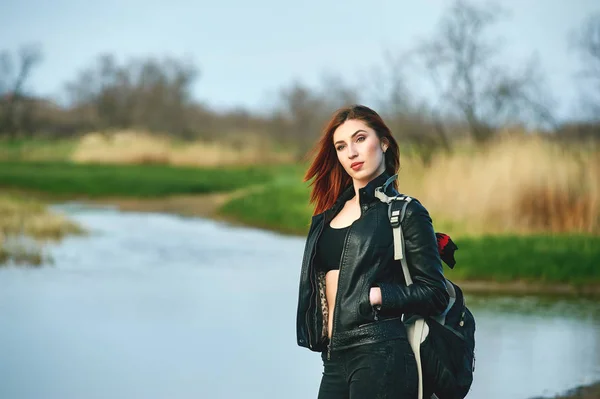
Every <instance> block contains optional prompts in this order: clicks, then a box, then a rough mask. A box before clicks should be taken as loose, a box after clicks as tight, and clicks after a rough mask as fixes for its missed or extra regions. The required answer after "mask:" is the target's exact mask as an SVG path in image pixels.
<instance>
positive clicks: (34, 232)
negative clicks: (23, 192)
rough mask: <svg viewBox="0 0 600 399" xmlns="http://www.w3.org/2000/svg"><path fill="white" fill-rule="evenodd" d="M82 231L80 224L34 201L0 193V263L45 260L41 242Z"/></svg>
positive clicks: (29, 262) (39, 262)
mask: <svg viewBox="0 0 600 399" xmlns="http://www.w3.org/2000/svg"><path fill="white" fill-rule="evenodd" d="M83 232H84V230H83V229H82V228H81V227H80V226H79V225H77V224H75V223H73V222H71V221H69V220H68V219H66V218H65V217H64V216H62V215H58V214H55V213H52V212H49V211H48V209H47V208H46V207H45V206H44V205H43V204H41V203H39V202H37V201H34V200H31V199H25V198H17V197H13V196H6V195H0V266H2V265H3V264H7V263H11V262H12V263H15V264H28V265H40V264H41V263H44V262H48V261H49V258H48V257H47V256H46V255H45V254H44V252H43V250H42V244H43V242H44V241H48V240H58V239H60V238H62V237H64V236H66V235H68V234H82V233H83Z"/></svg>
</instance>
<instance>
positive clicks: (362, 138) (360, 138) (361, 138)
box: [356, 136, 365, 141]
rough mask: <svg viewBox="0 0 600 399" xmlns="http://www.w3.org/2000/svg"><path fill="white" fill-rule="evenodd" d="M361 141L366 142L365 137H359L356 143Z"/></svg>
mask: <svg viewBox="0 0 600 399" xmlns="http://www.w3.org/2000/svg"><path fill="white" fill-rule="evenodd" d="M359 140H360V141H364V140H365V136H359V137H358V138H357V139H356V141H359Z"/></svg>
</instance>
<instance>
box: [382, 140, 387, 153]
mask: <svg viewBox="0 0 600 399" xmlns="http://www.w3.org/2000/svg"><path fill="white" fill-rule="evenodd" d="M388 147H389V142H388V140H387V139H386V138H382V139H381V149H382V150H383V152H386V151H387V149H388Z"/></svg>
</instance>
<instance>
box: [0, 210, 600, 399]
mask: <svg viewBox="0 0 600 399" xmlns="http://www.w3.org/2000/svg"><path fill="white" fill-rule="evenodd" d="M57 209H59V210H60V211H63V212H66V213H68V214H69V215H70V217H72V218H73V219H76V220H77V221H79V222H80V223H82V224H83V225H85V226H86V227H87V228H88V229H90V231H91V234H90V235H89V236H87V237H71V238H68V239H66V240H64V241H63V242H61V243H60V244H57V245H55V246H52V247H50V248H49V251H50V253H51V255H52V256H53V258H54V259H55V263H54V265H52V266H47V267H43V268H40V269H19V268H4V269H0V325H1V326H2V328H0V398H23V399H25V398H48V399H50V398H61V399H67V398H77V399H79V398H89V399H91V398H133V397H136V398H138V397H139V398H148V399H151V398H238V397H244V398H281V397H286V398H289V399H294V398H298V399H300V398H314V397H316V393H317V390H318V385H319V381H320V378H321V372H322V364H321V358H320V356H319V355H318V354H316V353H313V352H310V351H309V350H307V349H304V348H300V347H298V346H297V345H296V336H295V315H296V313H295V312H296V303H297V290H298V277H299V271H300V262H301V259H302V251H303V246H304V241H303V239H302V238H298V237H289V236H283V235H280V234H276V233H271V232H266V231H262V230H257V229H249V228H239V227H232V226H228V225H226V224H222V223H218V222H214V221H210V220H205V219H200V218H182V217H177V216H171V215H163V214H150V213H147V214H144V213H122V212H118V211H116V210H113V209H99V208H84V207H79V206H60V207H58V208H57ZM468 300H469V304H470V307H471V309H472V310H473V312H474V313H475V316H476V319H477V335H476V339H477V363H476V366H477V369H476V380H475V383H474V384H473V389H472V391H471V393H470V394H469V396H468V398H490V399H495V398H497V399H506V398H522V399H526V398H530V397H533V396H539V395H551V394H554V393H558V392H561V391H564V390H566V389H569V388H571V387H574V386H577V385H580V384H587V383H591V382H593V381H596V380H599V379H600V355H599V354H600V309H599V308H600V307H599V306H598V302H594V301H591V300H585V299H580V300H565V299H550V300H545V299H540V298H535V297H519V298H510V297H469V298H468Z"/></svg>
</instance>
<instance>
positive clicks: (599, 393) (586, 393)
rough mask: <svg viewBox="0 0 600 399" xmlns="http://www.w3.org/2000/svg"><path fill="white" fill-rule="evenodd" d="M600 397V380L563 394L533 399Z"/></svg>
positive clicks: (594, 398)
mask: <svg viewBox="0 0 600 399" xmlns="http://www.w3.org/2000/svg"><path fill="white" fill-rule="evenodd" d="M599 398H600V381H598V382H596V383H595V384H591V385H586V386H581V387H577V388H574V389H572V390H569V391H568V392H565V393H564V394H563V395H559V396H553V397H551V398H543V397H538V398H533V399H599Z"/></svg>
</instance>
